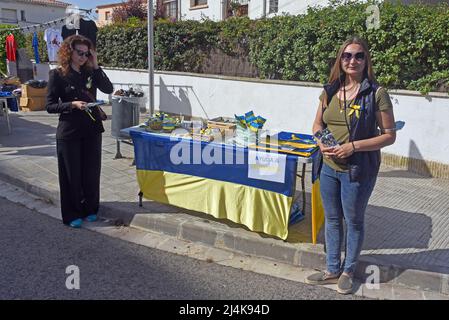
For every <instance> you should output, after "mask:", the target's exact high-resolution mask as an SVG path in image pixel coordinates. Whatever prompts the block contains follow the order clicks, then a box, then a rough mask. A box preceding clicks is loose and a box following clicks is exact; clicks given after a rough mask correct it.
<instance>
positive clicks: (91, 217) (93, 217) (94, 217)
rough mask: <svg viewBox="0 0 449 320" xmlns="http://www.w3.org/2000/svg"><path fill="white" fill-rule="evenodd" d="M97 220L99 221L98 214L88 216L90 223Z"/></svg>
mask: <svg viewBox="0 0 449 320" xmlns="http://www.w3.org/2000/svg"><path fill="white" fill-rule="evenodd" d="M97 219H98V217H97V215H96V214H91V215H88V216H87V217H86V220H87V221H89V222H94V221H97Z"/></svg>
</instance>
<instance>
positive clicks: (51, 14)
mask: <svg viewBox="0 0 449 320" xmlns="http://www.w3.org/2000/svg"><path fill="white" fill-rule="evenodd" d="M0 8H5V9H15V10H17V20H19V25H20V26H27V25H34V24H36V23H43V22H48V21H51V20H55V19H59V18H63V17H65V16H66V13H65V11H66V8H63V7H53V6H45V5H36V4H31V3H25V2H16V1H5V0H2V1H0ZM21 10H24V11H25V18H26V21H27V23H24V22H23V21H20V19H21V15H20V11H21ZM0 14H1V13H0ZM3 23H6V22H3Z"/></svg>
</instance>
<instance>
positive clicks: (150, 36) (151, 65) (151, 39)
mask: <svg viewBox="0 0 449 320" xmlns="http://www.w3.org/2000/svg"><path fill="white" fill-rule="evenodd" d="M147 13H148V78H149V79H148V85H149V90H148V95H149V100H148V101H149V103H150V114H153V113H154V33H153V29H154V27H153V0H148V12H147Z"/></svg>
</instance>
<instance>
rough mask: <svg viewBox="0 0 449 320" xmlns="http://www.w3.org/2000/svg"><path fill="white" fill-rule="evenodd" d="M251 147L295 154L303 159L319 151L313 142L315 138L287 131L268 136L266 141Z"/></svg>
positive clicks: (262, 140) (263, 140)
mask: <svg viewBox="0 0 449 320" xmlns="http://www.w3.org/2000/svg"><path fill="white" fill-rule="evenodd" d="M249 147H250V148H253V149H262V150H269V151H276V152H280V153H288V154H294V155H298V156H302V157H309V156H311V155H312V154H313V153H314V152H315V151H316V150H318V145H317V144H316V142H315V140H313V136H311V135H307V134H299V133H292V132H286V131H281V132H279V133H277V134H275V135H272V136H266V137H265V138H264V139H261V140H260V141H258V143H257V144H256V143H254V144H251V145H249Z"/></svg>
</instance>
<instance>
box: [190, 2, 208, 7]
mask: <svg viewBox="0 0 449 320" xmlns="http://www.w3.org/2000/svg"><path fill="white" fill-rule="evenodd" d="M204 5H207V0H190V7H196V6H204Z"/></svg>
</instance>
